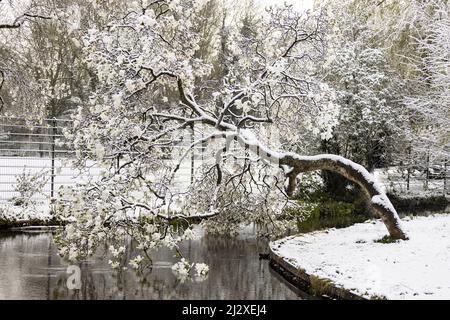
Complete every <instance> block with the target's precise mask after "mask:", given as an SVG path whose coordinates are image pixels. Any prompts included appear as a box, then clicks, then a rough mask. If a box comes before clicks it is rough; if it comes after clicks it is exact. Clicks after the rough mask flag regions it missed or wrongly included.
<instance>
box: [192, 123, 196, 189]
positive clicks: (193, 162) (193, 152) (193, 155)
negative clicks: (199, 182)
mask: <svg viewBox="0 0 450 320" xmlns="http://www.w3.org/2000/svg"><path fill="white" fill-rule="evenodd" d="M191 129H192V130H191V131H192V132H191V145H193V144H194V142H195V138H194V135H195V131H194V123H192V126H191ZM195 148H196V147H193V149H192V152H191V184H193V183H194V173H195V171H194V170H195V168H194V167H195Z"/></svg>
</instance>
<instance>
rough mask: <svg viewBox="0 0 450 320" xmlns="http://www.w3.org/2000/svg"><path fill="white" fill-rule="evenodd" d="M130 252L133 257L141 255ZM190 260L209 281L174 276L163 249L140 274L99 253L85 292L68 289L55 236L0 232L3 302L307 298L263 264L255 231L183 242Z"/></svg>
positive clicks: (87, 273)
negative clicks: (114, 265)
mask: <svg viewBox="0 0 450 320" xmlns="http://www.w3.org/2000/svg"><path fill="white" fill-rule="evenodd" d="M130 251H132V250H131V249H129V250H128V252H127V254H128V255H129V256H131V257H134V256H135V255H136V254H137V253H134V252H130ZM181 251H182V252H183V254H184V255H185V256H186V257H187V258H189V259H190V260H191V261H197V262H205V263H207V264H208V265H209V266H210V272H209V276H208V278H207V279H206V280H203V281H200V282H198V281H195V280H186V281H184V282H181V281H179V280H178V279H177V277H175V275H174V274H173V273H172V270H171V268H170V267H171V265H172V262H173V261H175V258H174V257H173V252H172V251H168V250H160V251H158V252H156V253H155V254H154V255H153V257H154V264H153V268H152V269H151V270H150V269H147V270H146V271H144V272H143V273H142V275H138V274H136V272H135V271H133V270H125V271H122V272H120V273H117V272H115V271H113V270H112V269H111V268H110V267H109V265H108V263H107V261H108V257H106V256H103V255H102V254H97V255H95V256H94V257H92V258H91V259H89V260H88V261H86V262H84V263H83V264H82V265H81V289H80V290H69V289H68V287H67V279H68V277H69V276H70V274H68V273H67V267H68V263H67V262H65V261H64V260H62V259H61V258H60V257H59V256H58V254H57V249H56V246H55V244H54V242H53V234H52V233H51V232H48V231H47V232H37V231H26V232H25V231H15V232H0V299H282V300H286V299H305V298H308V296H307V295H306V294H304V293H302V292H301V291H299V290H298V289H296V288H294V287H293V286H291V285H290V284H289V283H287V282H286V281H285V280H284V278H282V277H281V276H280V275H279V274H278V273H277V272H276V271H274V270H272V269H271V268H270V267H269V264H268V261H267V260H260V259H259V253H258V251H260V244H259V243H258V241H257V239H256V238H255V236H254V235H253V233H252V232H246V233H243V234H241V235H239V236H238V237H234V238H229V237H218V236H214V237H213V236H203V238H202V239H197V240H190V241H186V242H183V243H182V245H181Z"/></svg>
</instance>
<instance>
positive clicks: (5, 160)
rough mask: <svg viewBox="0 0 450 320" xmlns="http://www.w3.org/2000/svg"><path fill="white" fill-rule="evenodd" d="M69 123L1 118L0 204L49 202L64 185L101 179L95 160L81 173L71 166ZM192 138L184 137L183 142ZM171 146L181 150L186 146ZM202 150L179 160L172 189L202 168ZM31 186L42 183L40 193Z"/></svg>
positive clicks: (170, 159)
mask: <svg viewBox="0 0 450 320" xmlns="http://www.w3.org/2000/svg"><path fill="white" fill-rule="evenodd" d="M72 123H73V122H72V120H70V119H56V118H52V119H44V120H42V121H40V122H39V123H34V122H30V121H29V120H27V119H24V118H14V117H0V202H6V201H15V199H20V198H23V197H24V195H26V196H31V197H32V198H33V200H37V201H41V202H43V201H48V200H50V199H52V198H54V197H55V196H56V194H57V191H58V189H59V188H60V187H61V186H63V185H75V184H83V183H87V182H88V181H92V179H96V178H97V177H100V175H101V172H102V170H103V169H102V168H100V166H98V164H97V163H95V162H94V161H87V163H86V167H85V168H84V169H83V170H82V171H80V170H78V169H75V168H73V167H72V165H71V163H70V160H71V159H73V158H74V157H75V150H72V149H70V148H69V147H68V145H67V143H66V141H65V138H64V134H63V130H64V128H69V127H70V126H71V125H72ZM192 136H193V134H192ZM192 139H193V137H188V138H186V143H188V144H189V143H190V141H191V140H192ZM174 147H175V149H178V150H180V149H181V148H184V147H185V144H180V145H177V146H174ZM201 148H202V147H200V148H196V150H195V151H196V152H194V153H193V154H192V156H189V157H186V159H184V160H183V161H182V163H181V165H180V169H179V170H178V172H177V175H176V177H175V180H174V189H175V190H179V191H181V190H182V189H186V188H187V187H188V186H189V184H190V183H191V182H192V180H193V176H194V174H195V170H196V169H197V168H199V166H200V165H201V156H199V154H201V151H200V150H199V149H201ZM175 153H176V152H175ZM178 153H179V152H178ZM166 161H168V162H172V163H175V162H176V159H174V157H173V154H172V155H171V156H169V157H168V158H167V160H166ZM30 183H31V184H33V183H34V184H35V185H36V186H35V187H37V185H38V184H41V185H42V186H41V189H40V190H39V192H34V193H33V192H30V190H29V189H30V186H29V184H30ZM27 184H28V185H27ZM32 187H33V186H31V188H32ZM31 193H33V194H32V195H30V194H31Z"/></svg>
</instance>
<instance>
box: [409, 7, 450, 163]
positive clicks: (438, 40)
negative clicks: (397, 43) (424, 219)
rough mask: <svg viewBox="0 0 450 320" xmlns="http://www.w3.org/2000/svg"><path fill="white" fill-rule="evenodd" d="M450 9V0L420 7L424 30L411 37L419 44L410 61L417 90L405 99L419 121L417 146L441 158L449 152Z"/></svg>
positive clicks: (417, 11)
mask: <svg viewBox="0 0 450 320" xmlns="http://www.w3.org/2000/svg"><path fill="white" fill-rule="evenodd" d="M449 12H450V3H449V2H448V1H430V2H423V3H420V6H419V5H418V6H417V8H416V16H419V17H420V19H421V20H422V21H425V22H426V23H425V22H423V24H424V27H423V31H422V32H421V33H420V34H418V35H417V36H416V37H414V38H413V39H412V41H414V42H415V43H416V44H417V47H418V51H417V52H416V53H415V55H414V56H412V57H411V59H410V61H409V62H410V63H409V67H410V68H411V69H413V70H414V71H415V73H414V75H415V76H414V77H413V78H412V79H411V82H412V86H413V87H414V88H415V90H414V91H413V92H411V93H410V94H409V96H408V97H407V98H406V99H405V102H406V104H407V106H408V108H409V109H410V110H412V111H413V112H414V115H415V117H414V118H415V120H416V122H417V124H418V129H417V130H418V132H419V134H420V138H419V139H418V141H417V142H416V145H417V147H416V148H418V149H419V150H422V151H426V152H427V153H428V154H430V153H431V154H432V156H433V157H435V158H438V159H439V158H440V159H442V158H448V157H449V155H450V138H449V137H450V129H449V128H450V112H449V110H450V93H449V92H450V90H449V89H450V44H449V35H450V14H449ZM416 19H417V18H416ZM430 151H431V152H430Z"/></svg>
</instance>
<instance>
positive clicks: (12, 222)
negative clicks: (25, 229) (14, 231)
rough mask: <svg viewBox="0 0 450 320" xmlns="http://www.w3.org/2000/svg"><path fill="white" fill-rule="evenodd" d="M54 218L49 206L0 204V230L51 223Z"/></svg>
mask: <svg viewBox="0 0 450 320" xmlns="http://www.w3.org/2000/svg"><path fill="white" fill-rule="evenodd" d="M53 219H54V217H53V215H52V214H51V212H50V205H49V204H45V203H43V204H41V205H36V206H29V207H25V208H24V207H20V206H14V205H13V204H12V203H9V202H6V203H0V229H1V228H7V227H17V226H21V225H27V224H28V223H33V224H46V223H52V222H54V221H53Z"/></svg>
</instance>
